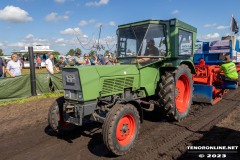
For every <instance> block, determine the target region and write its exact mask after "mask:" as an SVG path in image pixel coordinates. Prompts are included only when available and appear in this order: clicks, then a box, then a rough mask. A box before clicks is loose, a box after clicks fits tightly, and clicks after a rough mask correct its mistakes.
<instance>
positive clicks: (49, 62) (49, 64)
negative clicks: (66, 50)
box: [45, 53, 58, 74]
mask: <svg viewBox="0 0 240 160" xmlns="http://www.w3.org/2000/svg"><path fill="white" fill-rule="evenodd" d="M53 58H54V57H53V54H52V53H50V54H49V57H48V59H47V60H46V61H45V63H46V69H47V73H48V74H54V69H53V68H54V67H55V66H54V64H53V62H52V61H53ZM55 69H56V70H57V71H58V69H57V68H56V67H55Z"/></svg>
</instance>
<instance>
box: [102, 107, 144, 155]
mask: <svg viewBox="0 0 240 160" xmlns="http://www.w3.org/2000/svg"><path fill="white" fill-rule="evenodd" d="M139 126H140V118H139V114H138V111H137V109H136V108H135V106H133V105H132V104H117V105H116V106H114V107H113V108H111V110H110V112H109V113H108V114H107V117H106V119H105V121H104V124H103V130H102V135H103V141H104V144H105V145H106V146H107V148H108V149H109V150H110V151H111V152H112V153H113V154H115V155H124V154H126V153H127V152H128V151H130V150H131V148H132V147H133V145H134V142H135V140H136V139H137V136H138V133H139Z"/></svg>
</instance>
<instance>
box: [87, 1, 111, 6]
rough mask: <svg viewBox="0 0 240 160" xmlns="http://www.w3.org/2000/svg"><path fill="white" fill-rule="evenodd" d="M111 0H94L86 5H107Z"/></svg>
mask: <svg viewBox="0 0 240 160" xmlns="http://www.w3.org/2000/svg"><path fill="white" fill-rule="evenodd" d="M108 2H109V0H100V1H98V2H96V1H94V2H88V3H86V4H85V5H86V6H101V5H106V4H108Z"/></svg>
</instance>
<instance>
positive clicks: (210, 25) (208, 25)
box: [204, 23, 217, 28]
mask: <svg viewBox="0 0 240 160" xmlns="http://www.w3.org/2000/svg"><path fill="white" fill-rule="evenodd" d="M216 25H217V24H216V23H213V24H205V25H204V27H205V28H209V27H215V26H216Z"/></svg>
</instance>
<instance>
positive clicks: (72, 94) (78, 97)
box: [64, 90, 83, 100]
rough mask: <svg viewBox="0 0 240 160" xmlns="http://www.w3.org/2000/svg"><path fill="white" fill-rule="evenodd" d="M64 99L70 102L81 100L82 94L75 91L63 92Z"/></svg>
mask: <svg viewBox="0 0 240 160" xmlns="http://www.w3.org/2000/svg"><path fill="white" fill-rule="evenodd" d="M64 98H66V99H72V100H82V99H83V94H82V92H80V91H76V90H64Z"/></svg>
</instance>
